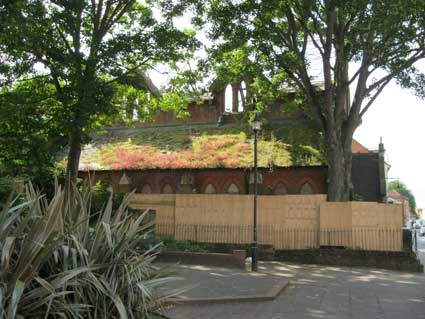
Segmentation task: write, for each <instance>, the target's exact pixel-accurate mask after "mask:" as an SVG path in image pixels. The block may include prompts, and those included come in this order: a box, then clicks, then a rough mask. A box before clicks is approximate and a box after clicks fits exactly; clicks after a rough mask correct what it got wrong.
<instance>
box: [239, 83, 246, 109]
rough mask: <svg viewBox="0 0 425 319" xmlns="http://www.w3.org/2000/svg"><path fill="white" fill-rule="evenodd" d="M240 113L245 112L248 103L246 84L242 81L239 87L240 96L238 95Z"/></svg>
mask: <svg viewBox="0 0 425 319" xmlns="http://www.w3.org/2000/svg"><path fill="white" fill-rule="evenodd" d="M238 97H239V98H238V112H243V110H244V107H245V101H246V83H245V81H242V82H241V84H240V85H239V94H238Z"/></svg>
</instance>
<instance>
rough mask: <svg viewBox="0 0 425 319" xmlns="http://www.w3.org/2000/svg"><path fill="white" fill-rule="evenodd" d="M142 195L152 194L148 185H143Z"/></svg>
mask: <svg viewBox="0 0 425 319" xmlns="http://www.w3.org/2000/svg"><path fill="white" fill-rule="evenodd" d="M142 193H143V194H152V189H151V187H150V186H149V184H145V185H143V187H142Z"/></svg>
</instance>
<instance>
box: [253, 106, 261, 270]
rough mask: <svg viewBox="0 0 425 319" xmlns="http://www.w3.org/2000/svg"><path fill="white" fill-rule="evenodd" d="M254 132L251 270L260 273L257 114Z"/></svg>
mask: <svg viewBox="0 0 425 319" xmlns="http://www.w3.org/2000/svg"><path fill="white" fill-rule="evenodd" d="M252 130H253V131H254V225H253V232H254V233H253V242H252V245H251V258H252V264H251V267H252V268H251V270H252V271H258V258H257V176H258V168H257V137H258V132H259V131H260V130H261V121H260V120H259V118H258V116H257V114H255V117H254V120H253V121H252Z"/></svg>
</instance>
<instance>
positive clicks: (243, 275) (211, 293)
mask: <svg viewBox="0 0 425 319" xmlns="http://www.w3.org/2000/svg"><path fill="white" fill-rule="evenodd" d="M159 266H163V267H164V266H165V267H172V268H171V269H173V268H174V270H175V271H176V272H178V274H179V276H181V277H183V278H184V282H182V281H173V282H171V283H167V284H166V285H165V286H163V287H162V289H165V290H167V289H178V288H179V287H182V286H186V287H188V288H189V289H188V290H187V291H185V292H183V293H182V294H181V295H180V296H179V297H180V299H181V300H180V302H179V303H192V304H193V303H197V304H199V303H219V302H220V303H222V302H248V301H265V300H273V299H275V298H276V297H277V296H278V295H279V294H280V293H281V292H282V291H283V290H284V289H285V288H286V287H287V286H288V284H289V280H288V279H286V278H284V277H281V276H274V275H270V274H266V273H253V272H246V271H245V270H241V269H237V268H220V267H209V266H201V265H172V266H171V265H169V264H165V263H163V264H159Z"/></svg>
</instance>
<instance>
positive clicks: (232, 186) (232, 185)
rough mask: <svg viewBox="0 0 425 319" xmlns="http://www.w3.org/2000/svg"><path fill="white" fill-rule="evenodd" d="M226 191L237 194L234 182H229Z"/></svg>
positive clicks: (237, 189) (237, 190)
mask: <svg viewBox="0 0 425 319" xmlns="http://www.w3.org/2000/svg"><path fill="white" fill-rule="evenodd" d="M227 193H229V194H239V188H238V187H237V186H236V185H235V184H233V183H232V184H230V186H229V187H228V188H227Z"/></svg>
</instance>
